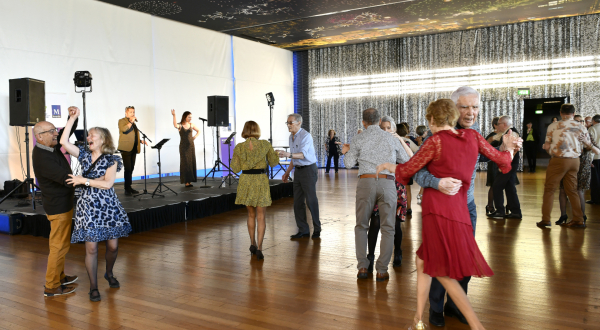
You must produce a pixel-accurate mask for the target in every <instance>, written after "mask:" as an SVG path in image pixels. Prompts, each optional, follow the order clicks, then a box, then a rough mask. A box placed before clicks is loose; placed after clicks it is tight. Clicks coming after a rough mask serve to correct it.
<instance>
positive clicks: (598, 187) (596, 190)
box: [582, 159, 600, 203]
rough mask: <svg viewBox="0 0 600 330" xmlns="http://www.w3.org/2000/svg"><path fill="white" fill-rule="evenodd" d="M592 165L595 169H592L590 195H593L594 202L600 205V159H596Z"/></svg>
mask: <svg viewBox="0 0 600 330" xmlns="http://www.w3.org/2000/svg"><path fill="white" fill-rule="evenodd" d="M592 165H594V167H592V181H591V182H590V189H591V191H590V194H591V195H592V202H594V203H600V159H594V160H593V161H592ZM582 202H583V201H582Z"/></svg>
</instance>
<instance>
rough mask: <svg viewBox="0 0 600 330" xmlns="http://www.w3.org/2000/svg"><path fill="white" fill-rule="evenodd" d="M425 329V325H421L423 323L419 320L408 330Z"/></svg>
mask: <svg viewBox="0 0 600 330" xmlns="http://www.w3.org/2000/svg"><path fill="white" fill-rule="evenodd" d="M425 329H427V325H426V324H425V323H423V321H421V320H419V322H416V323H414V324H413V325H412V326H411V327H410V328H408V330H425Z"/></svg>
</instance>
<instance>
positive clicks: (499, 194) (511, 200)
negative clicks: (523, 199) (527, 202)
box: [492, 168, 521, 214]
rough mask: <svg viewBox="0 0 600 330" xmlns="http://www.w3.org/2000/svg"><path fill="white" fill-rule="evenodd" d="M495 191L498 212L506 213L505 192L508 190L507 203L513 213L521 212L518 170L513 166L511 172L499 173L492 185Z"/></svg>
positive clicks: (495, 203)
mask: <svg viewBox="0 0 600 330" xmlns="http://www.w3.org/2000/svg"><path fill="white" fill-rule="evenodd" d="M492 190H493V191H494V205H495V206H496V210H497V212H498V213H504V192H506V204H507V205H508V208H509V210H510V213H512V214H521V204H520V203H519V196H518V195H517V170H516V168H513V169H511V170H510V172H508V173H506V174H504V173H498V175H496V178H495V179H494V184H493V185H492Z"/></svg>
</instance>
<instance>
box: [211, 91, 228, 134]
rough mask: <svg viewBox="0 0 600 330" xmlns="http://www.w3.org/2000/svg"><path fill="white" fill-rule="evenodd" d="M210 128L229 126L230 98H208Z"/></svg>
mask: <svg viewBox="0 0 600 330" xmlns="http://www.w3.org/2000/svg"><path fill="white" fill-rule="evenodd" d="M207 113H208V126H209V127H219V126H229V96H217V95H214V96H209V97H208V111H207Z"/></svg>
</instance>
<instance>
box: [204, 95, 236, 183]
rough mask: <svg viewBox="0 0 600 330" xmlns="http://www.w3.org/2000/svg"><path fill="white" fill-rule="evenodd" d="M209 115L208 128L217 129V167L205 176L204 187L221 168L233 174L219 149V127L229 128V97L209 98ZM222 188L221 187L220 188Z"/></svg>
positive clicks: (216, 96)
mask: <svg viewBox="0 0 600 330" xmlns="http://www.w3.org/2000/svg"><path fill="white" fill-rule="evenodd" d="M207 101H208V102H207V114H208V126H209V127H216V128H217V160H215V166H213V168H212V169H211V170H210V172H208V173H207V174H206V176H204V185H206V178H207V177H208V176H209V175H211V174H212V177H213V178H214V177H215V172H217V171H219V172H220V171H221V166H223V167H225V168H226V169H227V170H228V171H230V172H233V171H232V170H231V169H230V168H229V166H227V165H225V164H224V163H223V162H222V161H221V153H220V149H219V144H220V142H221V141H219V138H220V135H219V127H225V126H229V96H218V95H215V96H209V97H208V99H207ZM219 187H220V186H219Z"/></svg>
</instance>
